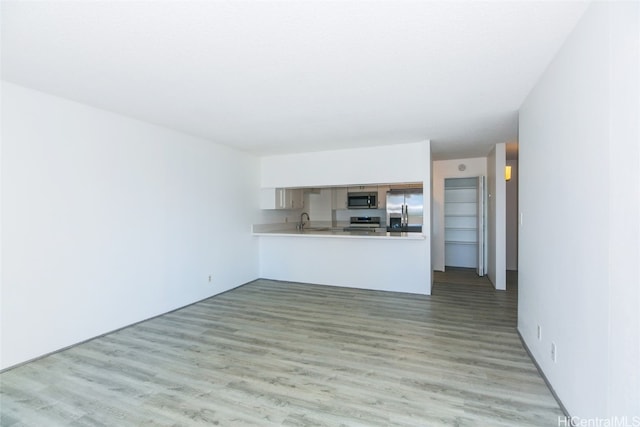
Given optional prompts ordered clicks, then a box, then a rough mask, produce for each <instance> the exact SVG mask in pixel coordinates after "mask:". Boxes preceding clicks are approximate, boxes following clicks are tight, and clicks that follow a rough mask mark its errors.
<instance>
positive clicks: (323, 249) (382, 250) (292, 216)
mask: <svg viewBox="0 0 640 427" xmlns="http://www.w3.org/2000/svg"><path fill="white" fill-rule="evenodd" d="M421 184H422V183H419V184H404V185H396V186H395V187H396V189H397V188H411V187H413V188H414V189H416V188H418V185H419V187H420V190H419V191H420V193H421ZM377 188H378V189H379V190H380V191H377V190H376V191H375V192H374V191H373V190H372V188H371V187H370V186H369V187H368V188H366V190H367V191H369V192H371V193H372V194H376V193H377V194H385V196H384V197H379V198H378V200H380V202H379V203H376V206H370V208H369V209H348V203H347V201H346V199H347V197H348V194H349V193H350V192H349V189H348V188H345V187H330V188H322V189H310V188H309V189H278V190H276V191H275V193H274V194H276V197H277V198H278V199H279V198H280V195H281V196H282V198H283V199H285V198H291V199H295V200H301V201H300V202H298V206H297V209H295V208H275V209H274V208H273V207H270V209H268V210H267V211H266V213H268V214H269V215H270V218H271V219H277V220H278V221H279V222H277V223H267V224H256V225H254V226H253V235H254V236H257V237H259V239H260V244H259V247H260V270H261V276H262V277H263V278H268V279H274V280H284V281H298V282H305V283H313V284H326V285H334V286H335V285H337V286H345V287H354V288H362V289H373V290H382V291H395V292H407V293H417V294H429V293H430V277H431V276H430V264H429V251H428V248H429V241H428V239H427V235H426V233H423V232H422V226H423V225H422V221H423V220H422V216H421V215H420V217H419V221H420V228H415V229H414V230H419V231H418V232H406V231H394V230H391V229H389V231H388V229H387V226H388V225H389V220H388V218H387V210H386V206H385V203H386V193H387V192H388V191H392V190H393V188H391V187H390V186H389V185H380V186H377ZM362 189H363V188H362V186H360V187H354V188H353V191H352V192H351V193H355V192H356V191H357V190H362ZM278 191H280V195H278V194H277V193H278ZM297 191H300V192H302V193H303V197H302V198H301V197H300V194H296V192H297ZM287 192H288V193H289V195H286V193H287ZM360 193H362V191H360ZM263 200H267V201H270V200H271V194H267V195H266V196H263ZM283 205H284V206H287V203H284V204H283ZM307 211H308V215H305V214H307ZM370 213H371V215H372V216H373V218H375V219H377V218H380V224H379V226H378V227H377V228H371V229H362V230H358V229H356V230H355V231H353V229H352V228H349V227H348V226H349V218H351V219H352V220H353V219H354V216H353V215H360V217H359V218H362V217H363V215H368V214H370ZM403 213H404V211H403ZM356 218H358V217H356ZM364 218H369V217H366V216H365V217H364ZM403 219H404V217H403ZM303 220H304V221H303ZM345 228H346V229H347V230H345ZM427 229H428V228H425V230H427Z"/></svg>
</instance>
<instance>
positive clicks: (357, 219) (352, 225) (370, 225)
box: [343, 216, 384, 231]
mask: <svg viewBox="0 0 640 427" xmlns="http://www.w3.org/2000/svg"><path fill="white" fill-rule="evenodd" d="M379 229H380V217H379V216H352V217H351V221H349V226H348V227H345V228H344V229H343V230H344V231H379ZM382 231H384V230H382Z"/></svg>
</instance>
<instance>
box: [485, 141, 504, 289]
mask: <svg viewBox="0 0 640 427" xmlns="http://www.w3.org/2000/svg"><path fill="white" fill-rule="evenodd" d="M505 147H506V144H505V143H499V144H496V145H495V146H494V147H493V149H492V150H491V153H489V155H488V156H487V196H488V201H487V205H488V206H487V239H488V240H489V242H488V243H489V244H488V248H487V256H488V259H487V261H488V262H487V270H488V271H487V276H489V280H491V283H493V286H494V287H495V288H496V289H498V290H505V289H507V271H506V270H507V266H506V245H507V237H506V220H505V217H506V210H507V208H506V199H507V194H506V186H505V180H504V167H505V161H506V154H505Z"/></svg>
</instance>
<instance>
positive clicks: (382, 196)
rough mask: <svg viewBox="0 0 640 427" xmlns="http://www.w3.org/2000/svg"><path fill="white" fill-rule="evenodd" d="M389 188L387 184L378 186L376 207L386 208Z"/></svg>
mask: <svg viewBox="0 0 640 427" xmlns="http://www.w3.org/2000/svg"><path fill="white" fill-rule="evenodd" d="M389 189H390V187H389V186H388V185H379V186H378V209H386V208H387V191H389Z"/></svg>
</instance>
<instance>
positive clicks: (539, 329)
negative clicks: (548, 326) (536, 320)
mask: <svg viewBox="0 0 640 427" xmlns="http://www.w3.org/2000/svg"><path fill="white" fill-rule="evenodd" d="M541 340H542V327H541V326H540V325H538V341H541Z"/></svg>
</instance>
